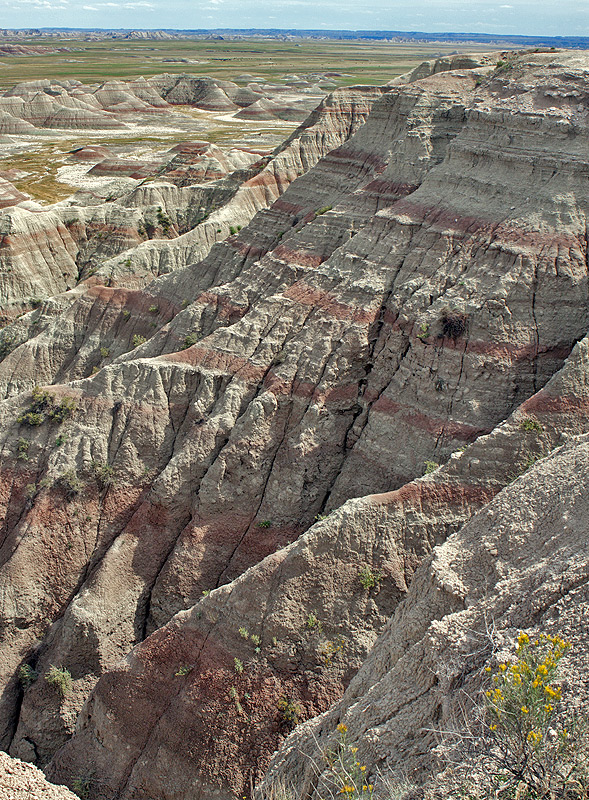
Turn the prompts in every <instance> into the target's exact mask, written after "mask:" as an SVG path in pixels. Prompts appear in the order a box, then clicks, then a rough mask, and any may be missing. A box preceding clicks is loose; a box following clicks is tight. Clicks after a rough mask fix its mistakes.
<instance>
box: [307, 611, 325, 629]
mask: <svg viewBox="0 0 589 800" xmlns="http://www.w3.org/2000/svg"><path fill="white" fill-rule="evenodd" d="M307 628H308V629H309V630H310V631H317V633H321V631H322V630H323V625H322V624H321V621H320V619H319V617H318V616H317V613H316V612H315V611H311V612H310V613H309V614H308V616H307Z"/></svg>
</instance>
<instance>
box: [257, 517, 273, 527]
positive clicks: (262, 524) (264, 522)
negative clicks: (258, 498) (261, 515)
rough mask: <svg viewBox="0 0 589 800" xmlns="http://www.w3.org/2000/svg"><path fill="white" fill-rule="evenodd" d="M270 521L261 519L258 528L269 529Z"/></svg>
mask: <svg viewBox="0 0 589 800" xmlns="http://www.w3.org/2000/svg"><path fill="white" fill-rule="evenodd" d="M271 527H272V521H271V520H269V519H263V520H262V521H261V522H258V528H271Z"/></svg>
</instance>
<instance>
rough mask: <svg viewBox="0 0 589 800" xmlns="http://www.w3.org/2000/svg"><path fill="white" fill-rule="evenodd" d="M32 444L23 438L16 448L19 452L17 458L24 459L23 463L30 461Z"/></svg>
mask: <svg viewBox="0 0 589 800" xmlns="http://www.w3.org/2000/svg"><path fill="white" fill-rule="evenodd" d="M30 446H31V443H30V442H29V440H28V439H23V438H22V436H21V438H20V439H19V440H18V444H17V446H16V451H17V458H20V459H22V461H28V459H29V447H30Z"/></svg>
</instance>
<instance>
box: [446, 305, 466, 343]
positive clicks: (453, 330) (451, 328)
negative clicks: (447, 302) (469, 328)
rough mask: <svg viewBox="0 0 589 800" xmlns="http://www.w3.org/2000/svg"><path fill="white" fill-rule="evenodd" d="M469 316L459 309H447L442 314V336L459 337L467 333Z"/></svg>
mask: <svg viewBox="0 0 589 800" xmlns="http://www.w3.org/2000/svg"><path fill="white" fill-rule="evenodd" d="M467 320H468V317H467V315H466V314H461V313H459V312H457V311H445V312H444V314H443V315H442V320H441V322H442V336H443V337H446V338H448V339H454V340H456V339H458V338H460V337H461V336H463V335H464V334H465V333H466V323H467Z"/></svg>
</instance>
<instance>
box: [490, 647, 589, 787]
mask: <svg viewBox="0 0 589 800" xmlns="http://www.w3.org/2000/svg"><path fill="white" fill-rule="evenodd" d="M569 648H570V644H569V643H568V642H566V641H564V640H563V639H561V638H560V637H559V636H550V635H545V634H540V635H539V636H538V637H536V638H535V639H534V640H531V639H530V637H529V636H528V635H527V634H526V633H520V634H519V637H518V640H517V658H516V659H515V660H514V661H505V662H504V663H500V664H499V665H498V667H497V669H496V670H495V671H494V670H493V669H492V668H491V667H486V671H487V672H490V673H493V672H494V674H493V676H492V684H491V688H490V689H488V690H487V691H486V692H485V701H484V722H483V734H482V740H481V749H482V752H483V753H484V754H485V756H484V757H485V760H486V767H487V773H486V774H488V775H489V779H490V780H492V781H494V782H495V783H498V784H500V785H501V787H502V789H501V796H502V797H505V798H516V797H517V798H518V799H519V798H522V800H523V798H529V800H540V799H541V798H545V799H546V800H552V798H566V799H567V800H576V799H577V798H578V799H579V800H580V798H583V799H585V798H587V796H588V790H589V731H588V728H587V723H586V721H585V719H583V718H580V717H579V716H577V715H575V714H574V712H571V711H570V710H569V708H568V707H567V706H566V705H565V704H564V703H563V702H562V689H561V687H560V686H559V685H558V684H557V683H555V679H556V678H557V673H558V667H559V662H560V660H561V659H562V658H563V657H564V656H565V654H566V653H567V651H568V650H569Z"/></svg>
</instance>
